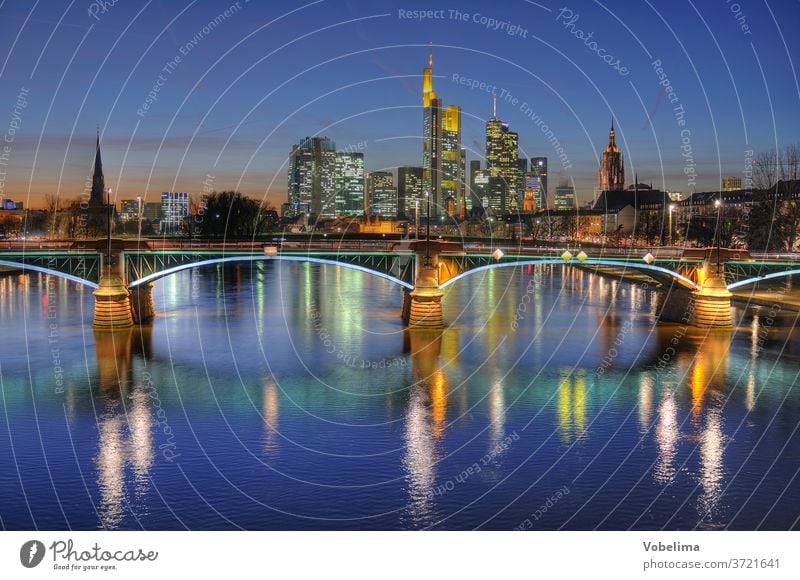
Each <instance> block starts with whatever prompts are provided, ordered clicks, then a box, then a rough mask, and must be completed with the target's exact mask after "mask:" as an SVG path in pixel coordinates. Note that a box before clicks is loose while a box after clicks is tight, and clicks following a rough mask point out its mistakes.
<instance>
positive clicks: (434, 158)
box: [422, 50, 442, 215]
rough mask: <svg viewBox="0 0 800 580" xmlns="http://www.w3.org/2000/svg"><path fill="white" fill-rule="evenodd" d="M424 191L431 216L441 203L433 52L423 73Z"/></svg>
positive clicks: (438, 110) (439, 111)
mask: <svg viewBox="0 0 800 580" xmlns="http://www.w3.org/2000/svg"><path fill="white" fill-rule="evenodd" d="M422 107H423V111H422V189H423V192H427V193H428V194H429V195H430V204H431V208H430V209H431V215H438V208H439V204H440V201H441V183H442V170H441V161H442V154H441V147H442V101H441V100H439V99H438V98H436V93H435V92H434V90H433V50H431V52H430V55H429V57H428V66H427V68H425V70H424V71H423V73H422Z"/></svg>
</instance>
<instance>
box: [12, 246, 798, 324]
mask: <svg viewBox="0 0 800 580" xmlns="http://www.w3.org/2000/svg"><path fill="white" fill-rule="evenodd" d="M653 251H654V252H655V254H656V255H653V254H652V253H650V252H648V253H646V254H645V255H644V256H632V255H631V253H630V250H629V249H625V250H622V251H616V252H615V251H609V250H608V249H598V250H597V255H595V256H593V255H590V253H587V252H593V250H587V251H580V250H572V251H564V250H560V249H542V248H539V249H525V248H519V247H514V248H506V249H505V250H504V249H502V248H499V247H495V248H494V249H492V248H490V247H483V246H472V247H470V246H467V247H465V246H464V245H463V244H460V243H456V242H447V241H440V240H437V241H433V240H422V241H403V242H386V243H382V242H378V243H375V242H344V241H337V242H333V243H330V244H328V243H324V242H323V243H315V244H313V245H309V244H303V245H302V246H300V245H292V244H285V245H284V246H283V247H280V248H279V247H277V246H266V247H264V246H263V245H262V244H248V245H247V246H245V247H243V246H241V245H238V244H224V243H217V244H213V243H209V244H207V245H204V244H200V243H176V244H173V245H172V246H165V245H164V244H161V247H158V246H156V244H154V243H153V242H151V241H148V240H110V241H109V240H98V241H97V242H85V243H81V244H78V243H71V244H66V245H64V244H62V245H60V246H58V247H52V248H47V249H38V248H36V247H33V248H30V249H29V246H25V247H22V248H13V249H6V250H5V251H4V250H2V248H0V268H4V269H14V270H21V271H23V272H35V273H42V274H46V275H51V276H57V277H60V278H64V279H67V280H69V281H71V282H74V283H77V284H83V285H85V286H87V287H89V288H92V290H93V291H94V292H93V293H94V297H95V308H94V320H93V325H94V326H95V327H96V328H99V329H115V328H124V327H129V326H131V325H133V324H144V323H146V322H148V321H150V320H152V318H153V317H154V316H155V308H154V304H153V297H152V288H153V282H155V281H156V280H158V279H160V278H163V277H165V276H169V275H171V274H174V273H176V272H180V271H182V270H186V269H191V268H197V267H202V266H207V265H215V264H223V263H230V262H238V263H242V262H271V261H276V262H310V263H316V264H327V265H334V266H337V267H343V268H350V269H354V270H358V271H361V272H365V273H367V274H370V275H374V276H379V277H381V278H383V279H385V280H388V281H390V282H392V283H395V284H397V285H398V286H399V287H401V288H402V289H403V303H402V316H403V319H404V320H405V321H406V322H407V323H408V325H409V326H411V327H412V328H420V329H424V328H441V327H442V326H443V325H444V320H443V318H442V307H441V301H442V298H443V297H444V294H445V290H446V289H447V288H448V287H450V286H452V285H453V284H455V283H457V282H458V281H459V280H461V279H463V278H464V277H466V276H469V275H473V274H476V273H479V272H485V271H488V270H491V269H495V268H508V267H511V268H513V267H520V266H528V265H533V266H542V265H552V264H562V265H565V266H567V267H579V268H583V269H588V270H591V271H596V272H598V273H605V274H614V275H623V276H631V275H635V276H638V277H644V278H646V279H648V280H649V281H652V283H653V284H654V285H655V286H656V287H657V289H659V290H660V291H661V292H660V294H661V295H662V300H661V305H660V308H659V316H660V318H661V319H663V320H671V321H683V322H686V323H691V324H694V325H696V326H701V327H730V326H731V325H732V319H731V313H730V299H731V296H732V294H731V290H734V289H739V288H743V287H746V286H748V285H752V284H756V283H758V282H761V281H765V280H775V279H780V278H784V277H787V276H794V275H798V274H800V262H794V261H789V260H785V259H784V260H768V259H760V260H744V259H740V256H738V255H736V254H734V253H732V252H731V251H726V250H723V252H724V253H720V252H719V251H717V253H716V254H715V253H714V252H706V253H705V254H702V253H701V254H697V253H694V254H692V253H691V252H688V251H687V252H681V251H679V250H678V251H675V250H669V249H666V250H665V249H659V250H653ZM715 256H716V259H715Z"/></svg>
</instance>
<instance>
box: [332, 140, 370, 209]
mask: <svg viewBox="0 0 800 580" xmlns="http://www.w3.org/2000/svg"><path fill="white" fill-rule="evenodd" d="M335 181H336V213H337V215H361V214H362V213H364V187H365V183H364V154H363V153H359V152H345V151H339V152H338V153H337V154H336V178H335Z"/></svg>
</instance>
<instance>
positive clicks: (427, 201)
mask: <svg viewBox="0 0 800 580" xmlns="http://www.w3.org/2000/svg"><path fill="white" fill-rule="evenodd" d="M425 204H426V205H427V206H428V209H427V213H428V218H427V220H426V222H425V267H430V265H431V197H430V194H429V193H428V192H427V191H426V192H425Z"/></svg>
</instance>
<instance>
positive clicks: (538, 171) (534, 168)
mask: <svg viewBox="0 0 800 580" xmlns="http://www.w3.org/2000/svg"><path fill="white" fill-rule="evenodd" d="M530 172H531V173H533V174H534V175H536V176H537V177H538V178H539V183H540V184H541V187H540V188H539V191H538V193H537V194H536V196H535V200H536V207H538V208H540V209H542V208H546V207H547V206H548V196H547V157H531V171H530Z"/></svg>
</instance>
